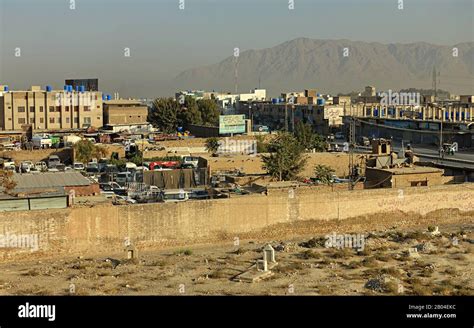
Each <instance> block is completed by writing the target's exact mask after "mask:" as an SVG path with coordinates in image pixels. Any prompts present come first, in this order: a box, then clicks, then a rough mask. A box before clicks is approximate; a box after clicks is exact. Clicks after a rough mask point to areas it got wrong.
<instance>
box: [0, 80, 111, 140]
mask: <svg viewBox="0 0 474 328" xmlns="http://www.w3.org/2000/svg"><path fill="white" fill-rule="evenodd" d="M0 90H2V91H0V130H3V131H9V130H10V131H12V130H13V131H15V130H21V129H22V127H23V126H25V125H31V127H32V128H33V130H68V129H81V128H88V127H96V128H100V127H102V125H103V114H102V92H89V91H83V90H82V91H74V90H73V89H72V86H65V87H64V90H52V88H51V87H50V86H47V87H46V89H45V90H43V89H41V87H38V86H33V87H31V89H30V90H29V91H16V90H15V91H9V90H8V88H4V87H1V86H0Z"/></svg>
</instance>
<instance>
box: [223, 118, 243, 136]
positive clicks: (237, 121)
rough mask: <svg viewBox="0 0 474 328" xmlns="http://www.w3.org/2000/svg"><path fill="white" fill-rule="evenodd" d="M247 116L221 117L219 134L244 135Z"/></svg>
mask: <svg viewBox="0 0 474 328" xmlns="http://www.w3.org/2000/svg"><path fill="white" fill-rule="evenodd" d="M244 132H245V115H220V116H219V134H229V133H244Z"/></svg>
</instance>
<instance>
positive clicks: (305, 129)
mask: <svg viewBox="0 0 474 328" xmlns="http://www.w3.org/2000/svg"><path fill="white" fill-rule="evenodd" d="M295 137H296V140H298V142H299V143H300V145H301V146H302V147H303V148H304V149H306V150H310V149H316V151H324V145H325V141H324V138H323V137H322V136H321V135H319V134H317V133H315V132H314V130H313V127H312V126H311V125H310V124H308V123H303V122H302V121H300V122H298V123H297V124H296V127H295Z"/></svg>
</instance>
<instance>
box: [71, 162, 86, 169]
mask: <svg viewBox="0 0 474 328" xmlns="http://www.w3.org/2000/svg"><path fill="white" fill-rule="evenodd" d="M72 167H73V169H74V170H76V171H83V170H84V164H83V163H81V162H74V164H73V165H72Z"/></svg>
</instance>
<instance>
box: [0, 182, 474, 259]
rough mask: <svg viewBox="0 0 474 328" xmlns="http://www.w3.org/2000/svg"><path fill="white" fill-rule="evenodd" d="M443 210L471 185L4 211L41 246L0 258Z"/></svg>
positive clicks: (4, 219) (471, 195)
mask: <svg viewBox="0 0 474 328" xmlns="http://www.w3.org/2000/svg"><path fill="white" fill-rule="evenodd" d="M447 208H457V209H460V210H461V211H470V210H474V185H469V184H462V185H451V186H449V185H448V186H434V187H418V188H406V189H384V190H380V189H379V190H357V191H334V192H321V191H315V190H308V189H296V190H295V191H293V192H291V191H290V192H289V191H288V190H276V191H271V192H270V193H269V194H268V195H251V196H238V197H235V198H230V199H215V200H205V201H189V202H185V203H157V204H140V205H129V206H95V207H81V208H68V209H57V210H47V211H46V210H43V211H28V212H15V213H1V214H0V235H4V236H5V235H12V234H16V235H37V236H38V239H39V251H36V252H33V251H31V250H30V249H27V248H15V247H13V248H6V247H5V246H2V245H1V244H0V246H1V248H0V260H17V259H22V258H29V257H37V256H57V255H73V254H74V255H76V254H81V255H84V254H88V255H93V254H100V253H107V252H120V251H122V249H123V246H124V242H125V239H126V238H129V239H130V240H131V242H132V243H133V244H134V245H136V246H137V247H138V249H148V248H149V249H152V248H158V247H163V246H171V245H173V246H174V245H190V244H194V243H205V242H212V241H216V240H226V239H229V241H232V240H233V238H234V236H238V234H239V233H247V232H254V231H259V230H261V229H264V228H269V227H270V228H269V229H271V226H272V225H274V224H279V223H288V222H295V221H298V220H338V219H339V220H344V219H347V218H352V217H357V216H363V215H371V214H377V213H384V212H391V211H403V212H413V213H417V214H421V215H424V214H426V213H429V212H431V211H434V210H438V209H447ZM407 219H408V220H409V216H407ZM394 223H396V222H394ZM0 237H1V236H0ZM0 242H1V238H0Z"/></svg>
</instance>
